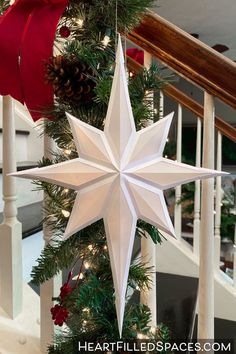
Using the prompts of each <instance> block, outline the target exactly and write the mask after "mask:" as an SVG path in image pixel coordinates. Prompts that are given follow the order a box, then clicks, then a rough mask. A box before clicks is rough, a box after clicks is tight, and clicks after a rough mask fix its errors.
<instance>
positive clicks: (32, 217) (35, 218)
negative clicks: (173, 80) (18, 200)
mask: <svg viewBox="0 0 236 354" xmlns="http://www.w3.org/2000/svg"><path fill="white" fill-rule="evenodd" d="M18 220H19V221H20V222H21V223H22V233H23V238H25V237H28V236H30V235H32V234H34V233H36V232H38V231H41V230H42V224H41V222H42V202H37V203H33V204H30V205H26V206H23V207H20V208H18ZM2 221H3V213H0V222H2Z"/></svg>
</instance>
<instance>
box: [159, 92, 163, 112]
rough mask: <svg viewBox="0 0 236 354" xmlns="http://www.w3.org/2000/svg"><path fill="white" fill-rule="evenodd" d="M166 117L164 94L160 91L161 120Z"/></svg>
mask: <svg viewBox="0 0 236 354" xmlns="http://www.w3.org/2000/svg"><path fill="white" fill-rule="evenodd" d="M163 117H164V94H163V92H162V91H160V104H159V119H162V118H163Z"/></svg>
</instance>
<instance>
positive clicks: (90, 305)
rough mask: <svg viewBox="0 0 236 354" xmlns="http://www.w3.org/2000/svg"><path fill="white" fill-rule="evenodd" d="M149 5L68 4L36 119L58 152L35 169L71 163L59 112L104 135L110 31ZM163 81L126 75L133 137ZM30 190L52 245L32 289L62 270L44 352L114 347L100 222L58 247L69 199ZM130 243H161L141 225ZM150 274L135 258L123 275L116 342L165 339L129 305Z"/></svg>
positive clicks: (151, 115)
mask: <svg viewBox="0 0 236 354" xmlns="http://www.w3.org/2000/svg"><path fill="white" fill-rule="evenodd" d="M152 3H153V0H119V1H115V0H109V1H102V2H101V1H100V0H85V1H78V0H71V1H70V2H69V4H68V6H67V8H66V10H65V12H64V14H63V16H62V18H61V21H60V24H59V26H58V31H57V34H56V41H55V48H56V50H55V52H57V53H56V54H55V56H53V57H52V58H51V59H50V60H49V61H48V62H47V63H45V82H46V83H49V84H51V85H52V86H53V88H54V94H55V105H54V107H45V110H44V111H43V112H42V115H43V116H47V117H48V118H49V119H48V120H47V121H46V124H45V131H44V133H45V134H47V135H48V136H49V137H50V138H52V139H53V140H54V141H55V143H56V144H57V150H56V151H54V152H53V157H52V159H48V158H47V159H46V158H44V159H43V160H42V161H41V162H40V163H39V165H40V166H46V165H51V164H54V163H58V162H62V161H66V160H69V159H73V158H76V157H78V154H77V150H76V148H75V144H74V141H73V137H72V133H71V130H70V127H69V123H68V121H67V119H66V116H65V112H69V113H71V114H72V115H73V116H76V117H79V119H80V120H82V121H84V122H86V123H88V124H90V125H92V126H94V127H96V128H98V129H101V130H102V129H103V127H104V120H105V117H106V113H107V107H108V101H109V97H110V92H111V85H112V78H113V72H114V62H115V48H116V44H117V32H119V33H124V34H125V33H126V32H128V31H130V30H131V29H132V28H133V27H134V26H136V25H138V23H139V20H140V19H141V17H142V15H143V14H144V13H145V11H146V8H147V7H150V6H151V5H152ZM125 45H126V44H125ZM166 80H167V78H161V71H160V69H159V68H158V67H157V66H156V65H152V66H151V67H150V68H149V69H148V70H147V69H144V70H143V71H142V72H141V73H139V74H133V73H130V77H129V93H130V98H131V103H132V109H133V114H134V119H135V125H136V129H137V130H139V129H141V128H142V127H145V126H146V125H147V122H148V121H150V120H152V121H156V120H158V109H157V107H155V104H154V102H153V97H154V98H157V101H158V97H159V93H160V89H161V88H162V86H163V85H164V84H165V83H166ZM150 92H152V95H151V96H150ZM150 97H151V98H150ZM154 101H155V100H154ZM35 184H36V185H37V188H40V189H42V190H43V191H44V192H45V195H46V202H45V206H44V209H45V217H44V222H45V223H46V224H47V225H48V227H49V228H50V229H51V232H52V242H51V243H50V244H48V245H47V246H46V247H45V249H44V250H43V252H42V254H41V256H40V258H39V259H38V265H37V266H36V267H34V269H33V271H32V280H33V282H34V283H35V284H37V285H39V284H42V283H43V282H45V281H46V280H48V279H50V278H52V277H53V276H55V275H56V274H58V273H59V272H60V271H61V270H64V271H65V269H66V270H67V271H68V279H67V282H66V283H65V284H64V285H63V286H62V287H61V292H60V294H58V297H57V298H55V299H54V300H55V302H56V304H55V306H54V307H53V308H52V309H51V313H52V320H53V321H54V323H55V325H58V326H62V325H63V324H66V327H65V329H64V330H63V331H61V333H60V334H58V336H57V337H56V338H55V341H54V344H53V345H52V346H50V347H49V353H50V354H62V353H63V354H64V353H68V354H75V353H77V351H78V346H77V344H78V341H80V342H83V341H84V342H85V341H89V342H94V343H97V342H104V341H106V342H111V341H117V340H119V339H120V335H119V330H118V325H117V317H116V311H115V297H114V286H113V280H112V274H111V268H110V260H109V254H108V251H107V244H106V236H105V230H104V225H103V222H102V221H99V222H96V223H94V224H92V225H90V226H88V227H86V228H85V229H83V230H82V231H79V232H77V233H76V234H74V235H73V236H72V237H70V238H69V239H68V240H66V241H62V240H61V238H62V235H63V233H64V231H65V228H66V225H67V222H68V218H69V216H70V213H71V210H72V207H73V204H74V200H75V197H76V193H75V191H74V190H69V189H65V188H62V187H59V186H57V185H53V184H49V183H46V182H35ZM136 236H137V238H141V237H151V238H152V240H153V242H154V244H157V243H161V234H160V233H159V231H158V230H157V229H155V228H154V227H153V226H151V225H149V224H147V223H145V222H143V221H139V222H138V224H137V230H136ZM150 272H152V269H150V268H149V267H148V265H146V264H143V263H141V261H138V260H137V259H134V261H133V262H132V264H131V267H130V270H129V279H128V289H127V305H126V311H125V318H124V324H123V332H122V339H123V340H126V341H137V340H138V339H139V338H141V337H142V338H144V337H145V338H146V339H149V340H153V341H154V340H156V339H157V338H161V339H162V340H167V339H168V336H169V332H168V330H167V329H166V328H165V327H164V326H162V325H160V326H158V327H157V328H151V327H150V319H151V312H150V310H149V308H148V307H147V306H146V305H142V304H139V303H134V301H132V296H131V295H132V293H133V292H134V291H139V290H143V291H144V290H145V289H147V290H148V289H149V288H150V287H151V286H152V284H151V282H150ZM131 290H132V291H131Z"/></svg>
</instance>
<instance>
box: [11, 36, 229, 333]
mask: <svg viewBox="0 0 236 354" xmlns="http://www.w3.org/2000/svg"><path fill="white" fill-rule="evenodd" d="M67 117H68V120H69V122H70V126H71V129H72V133H73V136H74V139H75V144H76V147H77V150H78V153H79V158H77V159H74V160H71V161H67V162H62V163H59V164H56V165H53V166H49V167H43V168H36V169H32V170H27V171H23V172H19V173H17V174H15V176H18V177H23V178H30V179H36V180H42V181H47V182H50V183H54V184H57V185H60V186H63V187H65V188H71V189H74V190H76V191H78V192H77V197H76V200H75V203H74V207H73V210H72V213H71V216H70V219H69V221H68V225H67V228H66V231H65V235H64V237H65V239H67V238H68V237H70V236H71V235H73V234H74V233H76V232H78V231H79V230H81V229H83V228H85V227H86V226H88V225H90V224H92V223H94V222H95V221H97V220H99V219H102V218H103V220H104V224H105V231H106V237H107V243H108V250H109V255H110V261H111V268H112V274H113V280H114V287H115V296H116V311H117V318H118V325H119V331H120V334H121V333H122V325H123V317H124V309H125V295H126V288H127V280H128V274H129V267H130V262H131V255H132V249H133V243H134V237H135V230H136V223H137V219H138V218H140V219H142V220H144V221H146V222H148V223H150V224H152V225H154V226H156V227H157V228H158V229H160V230H163V231H165V232H166V233H168V234H170V235H172V236H174V235H175V231H174V228H173V225H172V222H171V220H170V217H169V213H168V210H167V206H166V203H165V199H164V195H163V190H166V189H168V188H171V187H174V186H177V185H180V184H183V183H187V182H190V181H194V180H197V179H203V178H208V177H213V176H216V175H220V174H223V173H219V172H218V171H213V170H208V169H204V168H196V167H193V166H189V165H186V164H183V163H178V162H175V161H172V160H168V159H165V158H163V157H162V154H163V150H164V147H165V143H166V139H167V136H168V132H169V128H170V124H171V121H172V117H173V113H171V114H170V115H168V116H167V117H166V118H163V119H162V120H160V121H158V122H157V123H155V124H153V125H151V126H149V127H148V128H145V129H143V130H141V131H139V132H136V129H135V125H134V118H133V113H132V108H131V104H130V98H129V93H128V86H127V80H126V73H125V68H124V57H123V52H122V46H121V42H120V40H119V44H118V50H117V58H116V69H115V74H114V80H113V86H112V91H111V97H110V102H109V107H108V112H107V117H106V122H105V129H104V132H103V131H100V130H98V129H96V128H94V127H92V126H90V125H88V124H86V123H84V122H82V121H80V120H79V119H77V118H74V117H72V116H71V115H69V114H67Z"/></svg>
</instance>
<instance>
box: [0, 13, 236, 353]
mask: <svg viewBox="0 0 236 354" xmlns="http://www.w3.org/2000/svg"><path fill="white" fill-rule="evenodd" d="M157 34H158V35H157ZM128 39H129V40H130V41H132V42H133V43H135V44H136V45H138V46H140V47H141V48H142V49H143V50H144V51H145V58H146V59H145V61H146V62H147V61H149V62H150V60H151V59H152V58H157V59H158V60H160V61H161V62H162V63H164V64H165V65H166V66H168V67H169V68H171V69H173V70H174V71H175V72H177V73H179V74H180V75H181V76H183V77H185V78H186V79H187V80H190V81H191V82H192V83H194V84H196V85H197V87H200V88H201V89H202V90H203V93H204V96H205V100H204V103H203V104H200V103H199V102H196V101H194V100H193V99H192V98H191V97H189V96H188V95H186V93H183V92H181V91H180V90H179V89H177V88H176V87H175V86H173V85H168V86H167V87H166V88H165V89H164V90H163V92H161V94H160V107H159V108H160V111H161V112H162V114H163V111H164V110H165V100H166V97H168V99H171V100H173V101H174V102H175V104H176V105H177V107H178V113H177V114H176V117H177V119H176V133H177V134H176V141H177V159H178V160H179V161H181V155H182V154H181V149H182V119H183V110H184V109H185V110H188V111H190V112H192V114H194V115H195V119H196V121H195V125H196V129H197V141H196V146H197V148H196V165H197V166H200V165H201V157H202V156H203V160H204V161H208V162H209V161H210V164H211V163H213V159H212V157H211V156H210V154H209V149H204V148H203V151H202V149H201V146H202V134H201V132H202V125H204V144H206V142H207V143H208V144H209V147H210V148H211V147H213V145H214V144H213V141H214V139H211V138H210V137H212V136H214V135H215V130H216V136H217V153H216V161H217V164H216V165H217V166H216V168H217V169H219V170H220V169H221V165H222V161H221V154H222V136H223V135H224V136H227V137H228V138H229V139H230V140H231V141H233V142H234V143H235V142H236V129H235V128H234V127H233V126H231V125H230V124H228V123H226V122H225V121H224V119H223V118H222V117H219V115H215V111H214V101H213V96H214V97H216V98H217V99H219V100H221V101H222V102H224V104H226V105H228V106H230V107H232V108H233V109H235V108H236V86H235V82H236V64H235V63H234V62H232V61H231V60H229V59H226V58H225V57H224V56H222V55H220V54H219V53H217V52H216V51H214V50H213V49H211V48H209V47H208V46H206V45H204V44H203V43H201V42H200V41H198V40H197V39H195V38H193V37H192V36H190V35H188V34H187V33H185V32H184V31H182V30H181V29H179V28H177V27H176V26H174V25H172V24H171V23H169V22H168V21H166V20H164V19H163V18H161V17H160V16H158V15H156V14H153V13H148V14H147V15H146V16H145V17H144V18H143V20H142V23H141V25H140V26H139V27H138V28H136V29H135V30H134V31H133V32H132V33H130V34H129V35H128ZM196 53H198V55H197V56H196ZM128 66H129V69H130V70H131V71H133V72H137V71H139V70H142V69H143V68H142V67H141V66H140V65H139V64H137V63H136V62H134V61H132V60H131V59H129V58H128ZM14 116H15V123H16V127H15V128H14V129H13V130H12V126H11V124H7V125H6V127H7V129H6V130H7V132H6V133H7V134H11V136H12V137H14V139H15V140H16V146H17V149H16V151H17V154H16V160H17V165H18V167H20V165H22V164H23V163H24V164H25V162H26V165H32V164H33V165H34V164H35V162H36V161H37V160H39V159H40V158H41V156H42V154H43V142H42V141H41V140H40V139H39V137H38V131H37V130H36V128H35V126H34V124H33V123H32V122H31V120H30V118H29V117H28V115H27V112H26V110H25V108H24V107H22V106H20V105H18V104H16V106H15V111H14ZM214 118H215V124H214V127H213V129H211V128H210V127H209V124H208V123H209V122H214ZM202 122H203V123H202ZM15 132H16V134H15ZM1 133H2V132H1V131H0V139H1V136H2V135H1ZM204 146H206V145H204ZM212 151H214V147H213V150H212ZM212 154H213V153H212ZM213 155H214V154H213ZM0 156H1V151H0ZM12 157H13V151H11V149H10V148H9V150H8V152H7V155H6V154H4V159H5V161H4V159H3V170H4V167H5V166H6V165H7V161H9V159H11V158H12ZM29 161H31V162H30V163H29ZM221 182H222V180H221V177H218V178H217V180H216V186H215V195H214V191H212V188H209V186H205V187H206V188H205V190H207V193H206V195H205V194H203V195H201V186H200V182H199V181H197V182H196V184H195V210H194V228H193V235H192V237H193V245H192V246H191V245H190V244H189V243H188V242H186V241H185V240H184V238H183V237H182V236H183V232H182V223H181V220H182V213H181V205H177V204H176V205H175V211H174V217H175V229H176V234H177V236H178V237H177V239H176V240H175V239H173V238H171V237H169V236H168V235H164V236H165V237H166V241H164V242H163V243H162V245H161V246H158V247H157V250H156V257H155V260H154V262H155V263H156V267H157V271H158V273H159V274H161V275H160V279H162V280H163V279H164V278H163V277H165V276H166V277H170V278H171V276H172V275H173V276H180V277H186V279H187V277H188V278H190V279H193V282H194V284H195V285H196V288H197V286H198V281H197V280H198V278H199V277H200V281H199V289H200V291H199V296H198V300H199V304H198V305H199V306H198V307H197V310H196V312H197V313H199V317H200V323H201V326H203V329H204V331H205V335H206V336H207V337H208V338H210V337H211V336H209V333H212V332H211V331H212V322H211V324H210V325H209V326H206V325H205V324H204V312H207V316H209V317H210V318H211V320H212V318H213V320H214V316H215V317H216V318H217V319H223V320H227V321H230V322H236V311H235V308H236V253H235V255H234V259H233V263H234V279H232V278H230V277H228V276H227V275H226V274H225V273H224V272H223V271H222V270H221V259H220V253H221V242H220V241H221V239H220V213H221V211H220V203H221ZM0 183H1V181H0ZM10 183H11V182H10ZM17 183H22V184H21V185H19V186H18V190H19V201H18V202H17V207H26V206H27V205H29V204H30V205H31V204H35V203H38V202H40V201H41V200H42V195H41V194H38V195H37V194H35V193H34V194H33V193H28V190H31V189H32V186H31V185H30V184H27V185H26V183H29V182H27V181H24V180H20V181H19V182H17ZM23 184H24V185H23ZM8 187H9V186H8ZM12 190H13V191H14V188H13V189H11V186H10V188H7V192H9V191H10V192H11V191H12ZM11 193H12V192H11ZM11 193H10V194H9V195H8V194H7V196H10V198H9V201H8V202H10V204H11V210H10V214H9V215H8V217H9V219H11V220H15V221H14V222H16V218H15V214H14V208H15V201H14V192H13V198H12V199H11V197H12V194H11ZM32 196H33V199H31V198H32ZM180 197H181V187H177V188H176V200H177V201H178V200H179V199H180ZM214 198H215V213H216V214H215V220H214V221H215V222H214V225H212V224H210V229H209V225H208V224H206V225H205V226H203V225H202V226H201V221H202V220H203V219H204V215H203V217H201V213H202V210H208V211H207V212H209V204H208V202H209V201H211V202H213V200H214ZM1 200H2V196H0V212H1V211H2V208H3V203H2V204H1ZM204 208H205V209H204ZM207 208H208V209H207ZM11 213H13V216H12V215H11ZM211 213H213V210H211ZM211 213H210V214H209V219H210V220H213V214H211ZM201 219H202V220H201ZM201 227H202V229H201ZM207 228H208V229H207ZM1 230H2V229H0V232H1ZM200 230H201V231H200ZM206 230H210V232H209V233H208V232H207V231H206ZM18 231H19V230H18ZM18 231H17V232H18ZM211 233H214V235H215V237H214V241H215V242H212V241H213V240H212V239H211V237H209V235H210V234H211ZM203 234H204V235H205V236H204V237H205V238H204V244H205V249H204V247H203V246H199V244H200V239H201V237H202V235H203ZM1 236H2V235H1ZM14 236H15V235H14V233H13V234H11V240H12V243H11V244H10V245H4V247H5V248H6V253H7V254H8V255H9V256H8V259H9V257H11V262H10V263H9V262H8V263H6V264H5V265H4V272H6V274H2V273H3V272H2V270H1V272H0V279H1V287H6V288H8V289H10V290H9V291H8V297H9V299H10V300H12V305H11V306H12V309H13V310H14V307H15V306H16V307H17V308H18V309H19V308H20V311H19V314H18V315H14V314H13V315H12V314H10V316H9V315H6V313H5V312H4V311H3V310H1V312H0V351H2V352H4V353H6V354H10V353H12V354H15V353H17V354H18V353H21V352H22V353H23V352H24V353H25V354H28V353H29V354H33V353H38V352H40V350H39V342H40V340H41V348H42V352H45V350H46V346H47V344H48V342H47V341H46V340H45V338H50V336H51V334H52V331H53V328H52V323H51V320H50V313H49V311H48V309H49V308H50V303H51V300H50V298H51V297H52V296H53V292H54V290H55V286H56V285H55V284H56V281H54V280H53V281H52V282H50V283H48V284H46V286H45V288H44V289H43V290H42V291H41V296H40V299H39V298H38V295H36V294H35V293H33V292H32V290H31V289H29V287H28V286H27V285H24V286H22V281H21V279H19V276H17V274H20V272H19V273H17V272H18V271H19V267H20V264H21V251H20V250H19V247H20V246H19V245H20V243H19V232H18V236H16V237H14ZM212 245H213V246H212ZM1 247H3V246H2V245H1ZM152 247H153V246H152ZM16 249H17V252H16ZM207 257H208V258H207ZM4 261H5V260H4ZM200 263H201V270H200V271H199V264H200ZM9 264H10V266H9ZM2 269H3V267H2ZM211 276H212V279H211ZM213 278H214V285H215V306H214V309H212V308H211V306H209V301H211V300H212V299H213V295H214V293H213V281H212V280H213ZM15 283H17V284H15ZM163 284H164V283H163ZM16 285H17V286H16ZM21 287H22V288H23V290H22V291H23V299H24V301H23V307H21V305H20V301H18V299H17V297H19V294H20V292H21ZM16 289H17V290H16ZM161 291H163V288H162V290H161ZM171 291H172V290H171ZM173 291H174V289H173ZM204 291H205V295H204ZM157 292H158V276H157ZM153 294H154V293H153V292H152V293H150V296H149V300H148V301H150V302H151V303H152V304H155V303H156V294H154V295H153ZM195 295H196V297H197V293H196V294H195ZM5 296H6V295H5ZM153 296H154V297H153ZM3 297H4V294H3V295H2V297H1V299H3ZM186 297H187V294H186ZM5 300H8V299H5ZM5 302H7V301H5ZM8 303H9V301H8ZM28 304H30V306H29V307H28ZM222 304H223V306H222ZM193 307H194V306H193ZM5 310H6V309H5ZM213 310H214V311H213ZM6 311H7V310H6ZM40 311H41V320H39V312H40ZM193 312H194V311H193ZM13 313H14V311H13ZM193 315H194V313H193ZM31 324H32V325H31ZM202 324H203V325H202ZM40 328H41V332H40V331H39V330H40ZM46 332H48V336H45V333H46ZM40 333H41V334H40ZM40 336H41V337H40ZM9 343H10V344H11V345H9ZM22 348H23V349H22Z"/></svg>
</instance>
